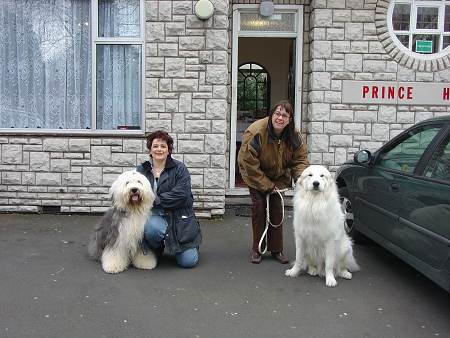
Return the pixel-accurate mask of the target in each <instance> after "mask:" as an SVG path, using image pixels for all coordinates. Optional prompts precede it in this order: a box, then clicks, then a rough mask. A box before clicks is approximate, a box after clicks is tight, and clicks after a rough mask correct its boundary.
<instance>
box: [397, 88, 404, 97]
mask: <svg viewBox="0 0 450 338" xmlns="http://www.w3.org/2000/svg"><path fill="white" fill-rule="evenodd" d="M404 97H405V87H398V98H399V99H403V98H404Z"/></svg>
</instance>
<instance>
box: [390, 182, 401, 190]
mask: <svg viewBox="0 0 450 338" xmlns="http://www.w3.org/2000/svg"><path fill="white" fill-rule="evenodd" d="M391 190H392V191H399V190H400V186H399V185H398V184H397V183H392V184H391Z"/></svg>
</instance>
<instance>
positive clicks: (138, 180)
mask: <svg viewBox="0 0 450 338" xmlns="http://www.w3.org/2000/svg"><path fill="white" fill-rule="evenodd" d="M109 192H110V194H111V197H112V201H113V205H112V206H111V208H110V209H109V210H108V211H107V212H106V213H105V215H104V216H103V218H102V219H101V220H100V222H99V223H98V224H97V225H96V226H95V228H94V233H93V234H92V236H91V239H90V242H89V247H88V251H89V256H90V257H91V258H92V259H94V260H100V261H101V263H102V268H103V270H104V271H105V272H107V273H118V272H122V271H124V270H125V269H127V268H128V266H129V265H130V263H131V264H133V266H134V267H136V268H138V269H153V268H154V267H156V263H157V260H156V257H155V255H154V253H153V252H152V251H151V250H149V249H146V248H144V247H143V245H142V238H143V233H144V225H145V222H146V220H147V218H148V217H149V215H150V209H151V208H152V205H153V201H154V200H155V195H154V193H153V191H152V188H151V186H150V182H149V181H148V180H147V178H146V177H145V176H144V175H142V174H140V173H138V172H137V171H135V170H131V171H126V172H124V173H123V174H121V175H120V176H119V177H118V178H117V179H116V180H115V181H114V183H113V184H112V186H111V188H110V190H109Z"/></svg>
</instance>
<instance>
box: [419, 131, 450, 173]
mask: <svg viewBox="0 0 450 338" xmlns="http://www.w3.org/2000/svg"><path fill="white" fill-rule="evenodd" d="M449 141H450V135H449V136H447V139H446V140H445V141H444V142H443V143H442V144H441V145H440V146H439V148H438V149H437V150H436V152H435V153H434V154H433V157H432V158H431V160H430V163H428V165H427V168H426V169H425V176H426V177H431V178H436V179H439V180H444V181H450V142H449Z"/></svg>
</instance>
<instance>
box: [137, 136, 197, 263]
mask: <svg viewBox="0 0 450 338" xmlns="http://www.w3.org/2000/svg"><path fill="white" fill-rule="evenodd" d="M147 149H148V150H149V153H150V161H145V162H144V163H142V164H141V165H139V166H138V167H137V171H139V172H140V173H142V174H144V175H145V176H146V177H147V178H148V180H149V181H150V183H151V185H152V187H153V191H154V192H155V195H156V199H155V202H154V204H153V208H152V214H151V216H150V217H149V218H148V220H147V223H146V224H145V229H144V244H146V245H147V246H149V247H150V248H151V249H152V250H154V251H155V252H156V253H162V252H163V251H164V249H167V251H168V252H169V254H172V255H175V258H176V261H177V264H178V265H179V266H181V267H183V268H192V267H194V266H195V265H197V262H198V247H199V245H200V243H201V241H202V235H201V232H200V227H199V224H198V221H197V219H196V217H195V215H194V209H193V203H194V200H193V197H192V192H191V177H190V175H189V172H188V170H187V168H186V166H185V165H184V164H183V163H182V162H180V161H177V160H175V159H173V158H172V156H171V154H172V150H173V139H172V137H171V136H170V135H169V134H168V133H167V132H165V131H161V130H158V131H155V132H153V133H151V134H150V135H148V137H147ZM144 246H145V245H144Z"/></svg>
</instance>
